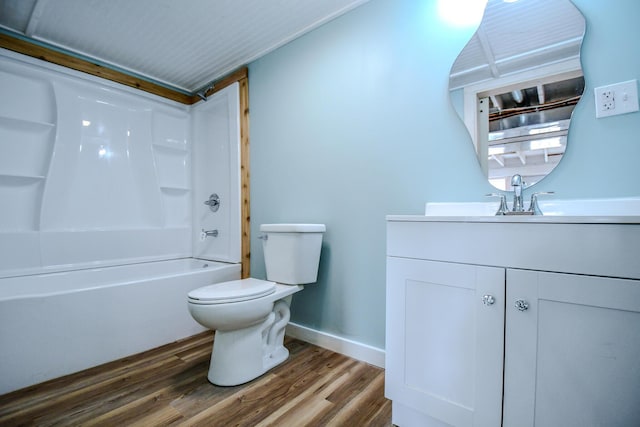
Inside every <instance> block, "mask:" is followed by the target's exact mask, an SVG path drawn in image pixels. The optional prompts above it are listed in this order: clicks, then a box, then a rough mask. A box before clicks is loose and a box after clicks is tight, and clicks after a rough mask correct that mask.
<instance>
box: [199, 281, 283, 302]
mask: <svg viewBox="0 0 640 427" xmlns="http://www.w3.org/2000/svg"><path fill="white" fill-rule="evenodd" d="M275 291H276V284H275V282H268V281H266V280H259V279H253V278H249V279H242V280H233V281H230V282H224V283H217V284H214V285H209V286H205V287H202V288H198V289H194V290H193V291H191V292H189V294H188V297H189V302H190V303H192V304H203V305H204V304H225V303H231V302H241V301H248V300H252V299H256V298H261V297H264V296H267V295H270V294H272V293H274V292H275Z"/></svg>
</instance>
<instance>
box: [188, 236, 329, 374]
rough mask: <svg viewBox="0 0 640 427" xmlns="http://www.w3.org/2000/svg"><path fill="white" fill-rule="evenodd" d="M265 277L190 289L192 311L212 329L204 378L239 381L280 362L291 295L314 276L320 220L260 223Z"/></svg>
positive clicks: (318, 254)
mask: <svg viewBox="0 0 640 427" xmlns="http://www.w3.org/2000/svg"><path fill="white" fill-rule="evenodd" d="M260 231H262V232H263V233H264V234H263V235H262V236H261V238H262V239H263V240H262V242H263V243H262V247H263V250H264V257H265V266H266V270H267V280H260V279H254V278H248V279H242V280H234V281H230V282H223V283H217V284H213V285H209V286H205V287H202V288H198V289H195V290H193V291H191V292H189V294H188V307H189V312H190V313H191V316H192V317H193V318H194V319H195V320H196V321H197V322H198V323H200V324H201V325H203V326H204V327H206V328H209V329H212V330H215V331H216V333H215V339H214V343H213V350H212V353H211V363H210V365H209V373H208V375H207V378H208V380H209V381H210V382H211V383H213V384H216V385H221V386H232V385H238V384H243V383H246V382H248V381H251V380H253V379H254V378H257V377H259V376H260V375H262V374H264V373H265V372H267V371H268V370H270V369H271V368H273V367H275V366H277V365H279V364H280V363H282V362H284V361H285V360H286V359H287V358H288V357H289V351H288V350H287V349H286V348H285V347H284V344H283V343H284V333H285V327H286V325H287V323H289V317H290V311H289V307H290V304H291V296H292V295H293V294H294V293H296V292H299V291H301V290H302V289H303V286H302V285H303V284H308V283H314V282H315V281H316V279H317V273H318V265H319V261H320V249H321V245H322V233H323V232H324V231H325V226H324V225H323V224H263V225H261V226H260Z"/></svg>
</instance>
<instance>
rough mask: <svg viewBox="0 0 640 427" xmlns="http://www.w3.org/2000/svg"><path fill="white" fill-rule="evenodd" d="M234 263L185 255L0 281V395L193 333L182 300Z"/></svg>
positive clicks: (236, 273)
mask: <svg viewBox="0 0 640 427" xmlns="http://www.w3.org/2000/svg"><path fill="white" fill-rule="evenodd" d="M239 277H240V265H239V264H229V263H221V262H214V261H204V260H198V259H193V258H185V259H177V260H169V261H156V262H144V263H139V264H131V265H122V266H114V267H103V268H93V269H84V270H74V271H64V272H58V273H48V274H38V275H29V276H18V277H6V278H2V279H0V340H1V341H0V363H1V366H0V394H4V393H6V392H9V391H12V390H15V389H18V388H22V387H25V386H28V385H31V384H35V383H39V382H42V381H45V380H48V379H51V378H56V377H59V376H62V375H66V374H69V373H72V372H77V371H80V370H82V369H86V368H89V367H92V366H96V365H100V364H102V363H106V362H109V361H112V360H116V359H119V358H121V357H125V356H128V355H131V354H135V353H139V352H142V351H145V350H148V349H150V348H154V347H158V346H160V345H163V344H166V343H170V342H173V341H175V340H177V339H179V338H182V337H185V336H190V335H194V334H197V333H199V332H202V331H204V330H205V329H204V328H203V327H202V326H200V325H198V324H197V323H196V322H194V321H193V318H192V317H191V315H190V314H189V311H188V310H187V300H186V295H187V293H188V292H189V291H191V290H192V289H196V288H199V287H202V286H205V285H209V284H213V283H219V282H224V281H228V280H235V279H238V278H239Z"/></svg>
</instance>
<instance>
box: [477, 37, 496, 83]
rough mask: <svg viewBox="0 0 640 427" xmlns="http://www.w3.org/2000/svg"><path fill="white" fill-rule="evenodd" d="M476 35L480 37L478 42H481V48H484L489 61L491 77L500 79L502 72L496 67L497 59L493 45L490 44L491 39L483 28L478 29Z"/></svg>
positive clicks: (483, 51)
mask: <svg viewBox="0 0 640 427" xmlns="http://www.w3.org/2000/svg"><path fill="white" fill-rule="evenodd" d="M476 35H477V36H478V40H479V41H480V46H481V47H482V53H483V55H484V57H485V58H486V60H487V65H488V66H489V69H490V70H491V75H492V76H493V77H494V78H498V77H500V72H499V71H498V67H497V66H496V57H495V55H494V54H493V50H492V49H491V43H489V39H488V38H487V35H486V33H485V32H484V30H483V29H482V26H480V28H478V31H477V32H476Z"/></svg>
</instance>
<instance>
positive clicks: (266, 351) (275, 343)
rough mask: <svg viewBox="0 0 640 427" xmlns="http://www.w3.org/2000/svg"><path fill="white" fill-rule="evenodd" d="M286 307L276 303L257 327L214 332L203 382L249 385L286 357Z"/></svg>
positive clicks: (287, 309) (281, 303)
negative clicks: (207, 369)
mask: <svg viewBox="0 0 640 427" xmlns="http://www.w3.org/2000/svg"><path fill="white" fill-rule="evenodd" d="M289 316H290V312H289V304H288V302H287V301H285V300H279V301H276V303H275V304H274V308H273V311H272V312H271V313H269V316H268V317H267V318H266V319H265V320H264V321H263V322H261V323H259V324H257V325H252V326H249V327H247V328H243V329H239V330H234V331H220V330H218V331H216V334H215V339H214V341H213V351H212V352H211V363H210V365H209V373H208V375H207V379H208V380H209V382H211V383H213V384H215V385H220V386H234V385H239V384H244V383H246V382H249V381H251V380H253V379H255V378H257V377H259V376H261V375H262V374H264V373H265V372H267V371H268V370H270V369H272V368H274V367H275V366H277V365H279V364H281V363H282V362H284V361H285V360H287V358H288V357H289V350H287V349H286V348H285V347H284V332H285V327H286V325H287V323H289Z"/></svg>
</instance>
